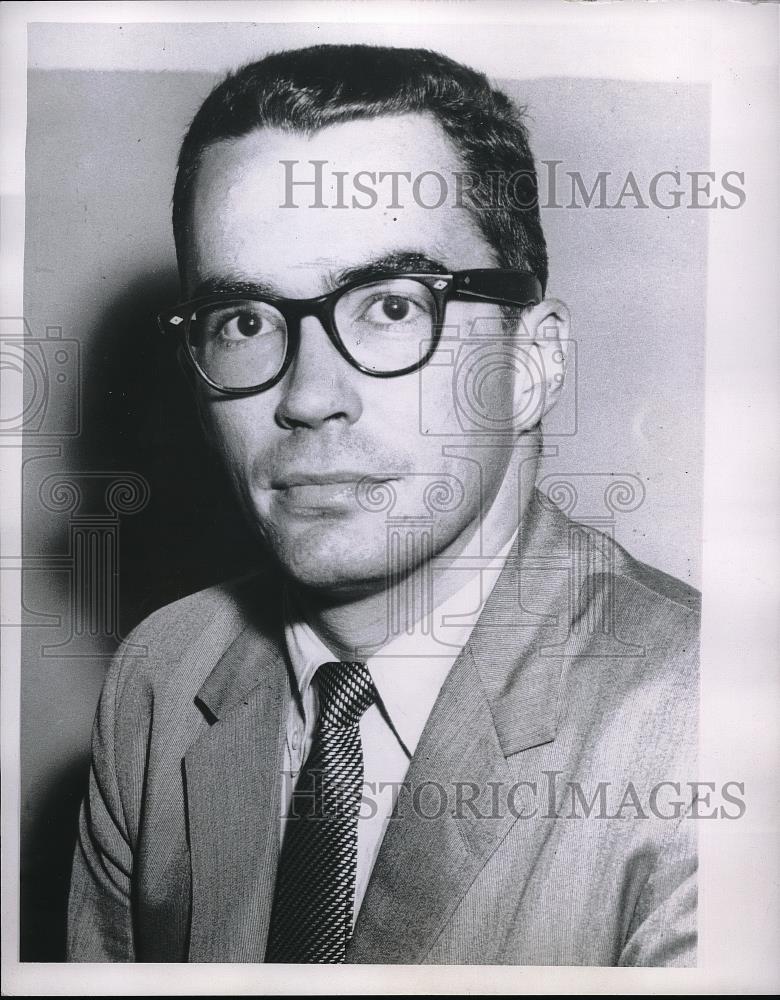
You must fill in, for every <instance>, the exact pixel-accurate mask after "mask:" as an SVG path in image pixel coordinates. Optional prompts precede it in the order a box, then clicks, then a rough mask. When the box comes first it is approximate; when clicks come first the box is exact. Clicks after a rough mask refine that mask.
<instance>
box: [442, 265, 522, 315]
mask: <svg viewBox="0 0 780 1000" xmlns="http://www.w3.org/2000/svg"><path fill="white" fill-rule="evenodd" d="M453 278H454V282H453V284H454V291H456V292H457V294H458V297H459V298H465V299H472V300H474V301H476V302H493V303H496V304H498V305H507V306H517V305H535V304H536V303H537V302H541V301H542V286H541V283H540V281H539V279H538V278H537V277H536V275H535V274H531V273H530V272H529V271H496V270H493V269H491V268H485V269H484V270H474V271H462V272H460V273H458V274H455V275H453Z"/></svg>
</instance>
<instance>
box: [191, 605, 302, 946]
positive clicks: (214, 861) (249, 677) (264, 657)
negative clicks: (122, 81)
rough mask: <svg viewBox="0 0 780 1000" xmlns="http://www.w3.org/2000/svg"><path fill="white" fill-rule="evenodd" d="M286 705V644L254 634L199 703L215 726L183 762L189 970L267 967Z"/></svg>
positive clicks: (236, 647) (237, 644)
mask: <svg viewBox="0 0 780 1000" xmlns="http://www.w3.org/2000/svg"><path fill="white" fill-rule="evenodd" d="M277 627H278V622H277ZM288 697H289V681H288V672H287V667H286V663H285V661H284V657H283V653H282V647H281V644H280V643H279V642H277V641H273V640H271V639H269V638H268V634H267V633H266V634H265V635H264V634H262V633H261V632H260V631H259V630H258V629H256V628H255V627H253V626H252V625H247V627H246V628H245V629H244V630H243V631H242V632H241V633H240V635H239V636H238V637H237V638H236V640H235V641H234V642H233V643H232V645H231V646H230V647H229V648H228V649H227V651H226V652H225V653H224V655H223V656H222V658H221V659H220V661H219V663H218V664H217V666H216V667H215V669H214V671H213V672H212V673H211V674H210V676H209V677H208V679H207V680H206V682H205V684H204V685H203V687H202V688H201V690H200V693H199V695H198V700H199V702H200V703H201V705H202V707H203V708H204V709H205V711H206V712H207V713H208V714H210V715H211V716H212V717H213V718H214V719H215V721H214V723H213V725H212V726H211V728H210V729H209V731H208V732H207V733H206V734H205V736H204V737H202V738H201V739H200V740H199V741H198V742H197V743H196V744H195V745H194V746H193V747H191V749H190V750H189V751H188V753H187V754H186V756H185V759H184V770H185V783H186V796H187V799H186V804H187V815H188V823H189V828H188V834H189V841H190V854H191V859H192V929H191V934H190V948H189V960H190V961H192V962H208V961H223V962H225V961H227V962H262V960H263V955H264V952H265V943H266V936H267V933H268V921H269V916H270V906H271V900H272V895H273V882H274V876H275V871H276V864H277V858H278V852H279V824H280V796H281V789H280V784H279V783H280V780H281V772H282V750H283V733H284V707H285V705H286V704H287V699H288Z"/></svg>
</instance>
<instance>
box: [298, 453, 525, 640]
mask: <svg viewBox="0 0 780 1000" xmlns="http://www.w3.org/2000/svg"><path fill="white" fill-rule="evenodd" d="M521 463H522V464H523V466H524V467H523V475H522V476H520V475H519V471H520V465H521ZM537 466H538V457H537V456H534V457H533V458H531V457H529V452H528V451H527V450H526V449H524V448H517V449H516V451H515V453H513V457H512V460H510V462H509V466H508V468H507V471H506V474H505V476H504V479H503V482H502V484H501V487H500V489H499V491H498V493H497V494H496V496H495V498H494V499H493V501H492V503H491V504H490V506H489V508H488V509H487V510H486V511H485V513H484V516H483V517H482V518H481V520H480V521H479V522H478V523H477V524H476V525H475V526H472V528H471V530H470V531H469V532H468V533H466V532H464V533H462V534H461V535H460V536H458V537H457V538H455V539H454V540H452V541H451V542H450V543H449V544H448V545H446V546H445V547H444V548H442V549H441V550H440V551H438V552H436V553H435V555H434V557H433V559H432V560H425V561H421V562H420V563H419V564H417V565H415V567H414V568H413V569H411V570H409V571H407V572H405V573H403V574H399V575H398V577H397V578H394V579H391V580H390V581H389V582H388V583H387V585H385V586H384V587H382V588H379V589H377V590H374V591H372V592H370V593H366V594H362V595H359V596H354V595H351V596H350V597H349V598H347V599H334V597H333V596H332V595H327V594H326V595H323V594H318V593H312V592H306V593H302V592H300V591H299V590H296V591H295V594H294V599H295V601H296V603H297V604H298V605H299V607H300V610H301V611H302V612H303V614H304V616H305V618H306V620H307V621H308V623H309V625H310V626H311V627H312V628H313V629H314V631H315V632H316V633H317V634H318V635H319V636H320V638H321V639H322V641H323V642H324V643H325V644H326V645H327V646H328V648H329V649H331V650H332V651H333V653H334V655H335V656H337V657H338V658H339V659H344V660H350V659H365V658H367V657H368V656H371V655H372V654H373V653H375V652H376V651H377V650H379V649H381V647H382V646H384V645H385V644H386V643H387V642H389V641H390V640H392V639H393V638H394V637H395V636H396V635H398V634H400V633H403V632H406V631H408V630H410V629H411V626H412V625H414V624H415V622H417V621H418V620H419V619H420V618H422V617H423V616H424V615H426V614H430V613H431V611H432V610H433V608H435V607H437V606H439V605H440V604H442V603H443V602H444V601H446V600H447V599H448V598H449V597H451V596H452V595H453V594H454V593H456V592H457V591H458V590H459V589H460V588H461V587H463V586H465V585H467V584H468V582H469V581H470V580H471V579H472V578H473V577H474V576H476V575H477V574H478V573H479V572H480V569H481V566H480V564H479V563H477V564H476V565H471V566H470V567H469V568H468V569H465V568H464V564H465V565H468V563H470V562H472V560H474V561H475V562H476V559H477V558H478V559H479V560H480V562H481V564H482V565H484V564H485V562H486V561H489V560H491V559H493V558H495V556H496V555H497V554H498V553H499V552H500V551H501V550H502V549H503V548H504V547H505V546H506V545H507V544H508V543H509V541H510V540H511V538H512V537H513V535H514V533H515V532H516V531H517V528H518V524H519V523H521V522H522V520H523V517H524V515H525V512H526V510H527V508H528V505H529V503H530V502H531V496H532V493H533V489H534V484H535V474H536V469H537ZM391 609H393V613H392V614H391Z"/></svg>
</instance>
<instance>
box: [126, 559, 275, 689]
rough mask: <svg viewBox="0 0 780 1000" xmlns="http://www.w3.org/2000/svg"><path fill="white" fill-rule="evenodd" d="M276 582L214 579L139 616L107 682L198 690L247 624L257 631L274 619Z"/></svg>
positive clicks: (261, 577)
mask: <svg viewBox="0 0 780 1000" xmlns="http://www.w3.org/2000/svg"><path fill="white" fill-rule="evenodd" d="M279 590H280V588H279V586H278V582H277V583H276V584H275V583H274V581H273V580H272V579H269V577H268V575H266V574H253V575H251V576H246V577H241V578H239V579H236V580H231V581H227V582H225V583H219V584H216V585H214V586H211V587H207V588H205V589H203V590H200V591H197V592H196V593H193V594H189V595H187V596H186V597H183V598H180V599H179V600H177V601H174V602H172V603H171V604H167V605H165V606H164V607H162V608H159V609H158V610H157V611H154V612H153V613H152V614H150V615H148V616H147V617H146V618H144V620H143V621H141V622H140V623H139V624H138V625H137V626H136V627H135V628H134V629H133V630H132V631H131V632H130V634H129V635H128V637H127V638H126V639H125V640H124V642H123V643H122V644H121V646H120V647H119V649H118V650H117V652H116V654H115V656H114V659H113V662H112V665H111V668H110V671H109V678H107V683H110V680H111V674H113V675H114V682H115V686H116V693H117V697H118V698H120V699H121V698H122V697H123V696H124V695H126V694H127V693H128V688H135V689H149V688H153V689H156V690H157V692H158V693H162V691H163V690H164V689H174V690H178V692H179V694H180V695H184V696H187V695H191V696H194V694H195V693H196V692H197V690H198V688H199V687H200V685H201V684H202V683H203V681H204V680H205V679H206V677H207V676H208V674H209V673H210V672H211V670H212V669H213V667H214V665H215V664H216V663H217V661H218V660H219V659H220V657H221V656H222V654H223V653H224V652H225V650H226V649H227V648H228V647H229V646H230V644H231V643H232V642H233V641H234V640H235V639H236V637H237V636H238V635H239V634H240V633H241V632H242V631H243V630H244V628H245V627H246V626H247V624H248V623H252V624H253V625H254V626H255V627H256V628H258V629H260V630H261V631H265V630H268V629H270V628H272V627H273V624H274V621H276V622H277V623H278V621H279V617H278V614H275V611H274V609H275V607H276V604H277V603H278V600H279Z"/></svg>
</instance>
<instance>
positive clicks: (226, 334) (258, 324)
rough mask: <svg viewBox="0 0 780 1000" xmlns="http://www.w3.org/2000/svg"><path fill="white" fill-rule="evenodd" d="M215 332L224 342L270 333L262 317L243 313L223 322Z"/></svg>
mask: <svg viewBox="0 0 780 1000" xmlns="http://www.w3.org/2000/svg"><path fill="white" fill-rule="evenodd" d="M216 332H217V333H218V334H219V336H220V337H222V338H223V339H224V340H245V339H247V338H248V337H256V336H257V335H258V334H259V333H270V327H269V324H268V322H267V320H266V319H265V317H264V316H261V315H258V314H257V313H252V312H245V313H238V314H236V315H235V316H232V317H231V318H230V319H227V320H223V321H222V323H221V324H220V326H219V328H218V330H217V331H216Z"/></svg>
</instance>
